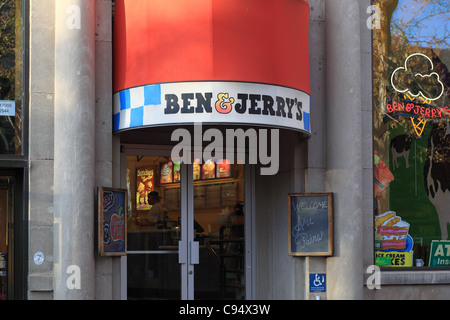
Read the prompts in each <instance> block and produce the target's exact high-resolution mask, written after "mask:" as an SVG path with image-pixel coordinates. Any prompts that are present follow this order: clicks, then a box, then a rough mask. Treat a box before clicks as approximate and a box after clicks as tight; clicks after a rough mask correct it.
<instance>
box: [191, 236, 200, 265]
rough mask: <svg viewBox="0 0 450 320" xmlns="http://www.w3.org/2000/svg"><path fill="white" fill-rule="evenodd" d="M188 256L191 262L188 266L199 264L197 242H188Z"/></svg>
mask: <svg viewBox="0 0 450 320" xmlns="http://www.w3.org/2000/svg"><path fill="white" fill-rule="evenodd" d="M189 251H190V256H191V259H190V260H191V261H190V264H199V263H200V254H199V245H198V241H191V242H190V249H189Z"/></svg>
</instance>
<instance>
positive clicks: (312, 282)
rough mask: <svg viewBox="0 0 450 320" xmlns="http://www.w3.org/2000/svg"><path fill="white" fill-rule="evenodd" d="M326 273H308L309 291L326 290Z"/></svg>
mask: <svg viewBox="0 0 450 320" xmlns="http://www.w3.org/2000/svg"><path fill="white" fill-rule="evenodd" d="M326 291H327V275H326V274H325V273H310V274H309V292H326Z"/></svg>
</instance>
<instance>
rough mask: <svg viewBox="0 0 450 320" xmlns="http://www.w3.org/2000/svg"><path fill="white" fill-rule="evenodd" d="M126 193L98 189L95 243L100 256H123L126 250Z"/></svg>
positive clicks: (120, 190)
mask: <svg viewBox="0 0 450 320" xmlns="http://www.w3.org/2000/svg"><path fill="white" fill-rule="evenodd" d="M126 200H127V191H126V190H122V189H113V188H105V187H99V188H98V222H97V230H98V232H97V243H98V253H99V255H101V256H123V255H126V248H127V244H126V242H127V202H126Z"/></svg>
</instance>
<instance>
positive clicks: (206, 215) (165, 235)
mask: <svg viewBox="0 0 450 320" xmlns="http://www.w3.org/2000/svg"><path fill="white" fill-rule="evenodd" d="M126 163H127V168H126V177H127V189H128V194H129V199H128V202H129V204H128V211H129V216H128V230H127V242H128V248H127V288H128V289H127V296H128V299H245V292H246V290H245V282H246V277H245V276H246V275H245V263H244V261H245V238H244V234H245V229H244V220H245V219H244V165H237V164H236V165H231V164H230V163H229V162H228V161H226V160H219V161H217V162H213V161H206V162H205V163H204V164H198V163H194V165H184V164H179V163H177V161H174V160H173V159H171V158H170V157H162V156H127V157H126Z"/></svg>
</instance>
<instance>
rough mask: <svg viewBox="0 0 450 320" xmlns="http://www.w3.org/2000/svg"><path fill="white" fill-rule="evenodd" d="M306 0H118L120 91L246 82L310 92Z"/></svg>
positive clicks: (116, 74)
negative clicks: (193, 83) (166, 85)
mask: <svg viewBox="0 0 450 320" xmlns="http://www.w3.org/2000/svg"><path fill="white" fill-rule="evenodd" d="M308 20H309V5H308V1H306V0H185V1H183V0H116V3H115V24H114V92H118V91H121V90H124V89H127V88H132V87H136V86H142V85H148V84H155V83H165V82H178V81H183V82H185V81H243V82H256V83H266V84H274V85H280V86H287V87H290V88H294V89H298V90H301V91H304V92H306V93H308V94H309V93H310V88H309V55H308Z"/></svg>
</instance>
